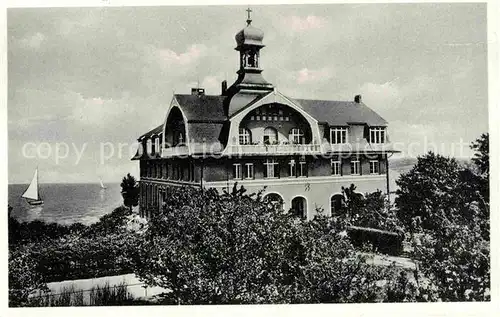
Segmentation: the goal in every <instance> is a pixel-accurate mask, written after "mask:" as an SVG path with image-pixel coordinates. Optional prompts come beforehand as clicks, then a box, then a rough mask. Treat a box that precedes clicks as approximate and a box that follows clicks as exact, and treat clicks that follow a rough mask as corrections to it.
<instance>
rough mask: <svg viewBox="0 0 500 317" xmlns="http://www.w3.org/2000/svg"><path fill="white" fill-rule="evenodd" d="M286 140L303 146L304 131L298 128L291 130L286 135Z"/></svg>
mask: <svg viewBox="0 0 500 317" xmlns="http://www.w3.org/2000/svg"><path fill="white" fill-rule="evenodd" d="M288 139H289V140H290V143H292V144H304V141H305V139H304V131H302V129H299V128H293V129H292V130H290V133H289V134H288Z"/></svg>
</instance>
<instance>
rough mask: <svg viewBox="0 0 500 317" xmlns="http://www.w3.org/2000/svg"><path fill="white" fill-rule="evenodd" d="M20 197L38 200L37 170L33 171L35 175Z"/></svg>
mask: <svg viewBox="0 0 500 317" xmlns="http://www.w3.org/2000/svg"><path fill="white" fill-rule="evenodd" d="M22 197H24V198H28V199H34V200H39V199H40V195H39V194H38V169H36V170H35V175H33V179H32V180H31V183H30V185H29V186H28V189H26V191H25V192H24V194H23V195H22Z"/></svg>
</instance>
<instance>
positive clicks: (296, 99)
mask: <svg viewBox="0 0 500 317" xmlns="http://www.w3.org/2000/svg"><path fill="white" fill-rule="evenodd" d="M292 99H293V100H310V101H333V102H354V103H357V102H355V101H353V100H332V99H305V98H292ZM360 103H361V102H360Z"/></svg>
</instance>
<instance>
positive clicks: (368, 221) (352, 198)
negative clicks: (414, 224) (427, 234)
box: [342, 184, 403, 233]
mask: <svg viewBox="0 0 500 317" xmlns="http://www.w3.org/2000/svg"><path fill="white" fill-rule="evenodd" d="M342 194H343V197H344V199H343V206H344V217H345V220H346V221H347V223H348V224H350V225H353V226H360V227H366V228H374V229H381V230H387V231H392V232H396V233H402V231H403V226H402V224H401V222H400V221H399V218H398V217H397V215H396V213H395V210H394V208H392V206H390V205H389V204H388V203H387V200H386V198H385V196H384V194H383V193H382V191H380V190H377V191H375V192H372V193H366V194H365V195H364V197H363V195H361V194H360V193H359V192H357V191H356V186H355V185H354V184H351V185H350V186H349V187H342Z"/></svg>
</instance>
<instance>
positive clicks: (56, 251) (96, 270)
mask: <svg viewBox="0 0 500 317" xmlns="http://www.w3.org/2000/svg"><path fill="white" fill-rule="evenodd" d="M136 243H137V242H136V238H135V236H134V234H132V233H123V234H112V235H106V236H94V237H91V238H77V239H74V240H58V241H54V242H52V243H35V244H31V245H29V246H27V249H28V250H29V251H28V252H29V254H30V257H32V258H33V260H34V261H36V263H37V265H36V270H37V271H38V272H40V274H42V275H43V279H44V282H46V283H49V282H57V281H63V280H74V279H84V278H94V277H101V276H109V275H119V274H128V273H132V266H131V261H130V258H132V257H134V253H135V250H136Z"/></svg>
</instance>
